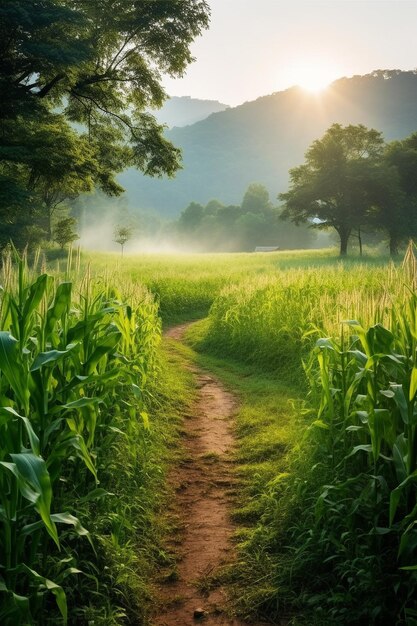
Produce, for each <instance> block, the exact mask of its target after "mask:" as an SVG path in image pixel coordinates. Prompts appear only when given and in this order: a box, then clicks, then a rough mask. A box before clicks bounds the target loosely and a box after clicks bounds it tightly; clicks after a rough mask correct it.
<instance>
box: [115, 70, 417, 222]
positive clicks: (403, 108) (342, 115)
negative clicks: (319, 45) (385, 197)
mask: <svg viewBox="0 0 417 626" xmlns="http://www.w3.org/2000/svg"><path fill="white" fill-rule="evenodd" d="M416 103H417V72H416V71H409V72H402V71H399V70H379V71H375V72H373V73H372V74H368V75H365V76H353V77H352V78H341V79H339V80H336V81H335V82H334V83H332V85H331V86H329V87H328V88H327V89H326V90H325V91H324V92H322V93H321V94H320V95H312V94H310V93H308V92H306V91H303V90H302V89H301V88H299V87H292V88H290V89H287V90H286V91H282V92H277V93H274V94H272V95H269V96H264V97H262V98H258V99H257V100H255V101H253V102H246V103H245V104H242V105H240V106H237V107H234V108H230V109H226V110H225V111H221V112H219V113H213V114H211V115H210V116H209V117H207V118H206V119H204V120H202V121H200V122H197V123H195V124H193V125H191V126H186V127H184V128H173V129H171V130H169V131H167V133H166V135H167V137H168V138H169V139H170V140H171V141H172V142H173V143H174V144H175V145H176V146H178V147H180V148H182V150H183V169H182V170H181V171H180V172H179V173H178V174H177V176H176V178H175V179H151V178H147V177H144V176H142V175H141V174H140V173H138V172H137V171H133V170H128V171H126V172H124V173H123V174H121V175H120V177H119V179H120V182H121V184H122V185H123V186H124V187H125V188H126V191H127V198H128V200H129V205H130V207H131V209H132V210H134V209H136V208H141V209H151V210H154V211H156V212H158V213H159V214H161V215H164V216H175V215H177V214H178V213H179V212H180V211H181V210H182V209H184V208H185V207H186V206H187V205H188V204H189V202H191V201H192V200H194V201H197V202H201V203H203V204H205V203H207V202H208V201H209V200H210V199H212V198H218V199H219V200H221V201H222V202H223V203H225V204H231V203H239V202H240V201H241V199H242V196H243V194H244V192H245V189H246V188H247V186H248V185H249V184H250V183H251V182H254V181H256V182H259V183H262V184H264V185H265V186H266V187H267V188H268V189H269V191H270V193H271V196H272V198H275V197H276V195H277V194H278V193H279V192H282V191H286V190H287V186H288V170H289V169H290V168H291V167H294V166H296V165H299V164H301V163H302V162H303V160H304V154H305V151H306V150H307V148H308V146H309V145H310V143H311V142H312V141H313V140H314V139H317V138H320V137H321V136H322V135H323V133H324V132H325V130H326V129H327V128H328V127H329V126H330V125H331V124H333V123H335V122H338V123H341V124H343V125H346V124H364V125H365V126H368V127H373V128H376V129H377V130H380V131H382V132H383V134H384V137H385V139H386V140H387V141H390V140H392V139H401V138H404V137H406V136H407V135H409V134H411V133H412V132H414V131H416V130H417V105H416Z"/></svg>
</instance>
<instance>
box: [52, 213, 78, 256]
mask: <svg viewBox="0 0 417 626" xmlns="http://www.w3.org/2000/svg"><path fill="white" fill-rule="evenodd" d="M76 223H77V220H76V219H74V218H73V217H65V218H64V219H62V220H59V221H58V222H57V224H56V226H55V228H54V240H55V241H56V242H57V243H58V244H59V245H60V246H61V249H63V248H65V246H66V245H67V244H69V243H72V242H73V241H75V240H76V239H79V236H78V234H77V233H76V232H75V230H74V226H75V225H76Z"/></svg>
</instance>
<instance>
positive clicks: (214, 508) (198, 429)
mask: <svg viewBox="0 0 417 626" xmlns="http://www.w3.org/2000/svg"><path fill="white" fill-rule="evenodd" d="M187 327H188V324H181V325H180V326H176V327H174V328H172V329H170V330H168V331H167V332H166V334H165V337H167V338H171V339H174V340H176V341H181V340H182V338H183V336H184V333H185V331H186V329H187ZM189 367H190V369H191V371H192V372H193V374H194V376H195V381H196V387H197V389H198V394H197V399H196V402H195V405H194V407H193V409H192V411H191V415H187V416H186V417H185V424H184V430H185V431H186V432H185V435H184V438H183V445H184V449H185V455H184V459H183V461H182V462H181V463H180V465H179V466H178V467H176V468H174V470H173V471H172V473H171V475H170V481H171V484H172V485H173V487H174V489H175V492H176V502H175V503H174V504H173V510H172V511H171V513H172V514H174V515H175V516H176V517H177V519H178V525H179V528H180V530H179V532H178V536H177V537H175V538H172V539H171V545H170V546H169V547H170V548H171V549H173V551H174V552H175V553H176V555H177V571H176V575H175V576H171V577H168V580H165V581H164V582H162V583H160V584H159V585H158V590H157V592H158V596H159V599H160V608H159V612H158V614H156V615H154V616H153V619H151V624H152V626H188V625H192V624H196V623H198V622H203V623H204V624H205V625H207V626H244V623H243V622H241V621H240V620H238V619H236V618H233V617H231V616H230V612H229V607H228V602H227V597H226V594H225V591H224V589H223V588H222V587H221V586H217V587H215V588H213V585H212V584H207V583H208V580H209V577H213V576H215V574H216V572H218V571H219V570H220V569H221V568H222V567H223V566H225V565H228V564H230V563H233V560H234V558H235V555H234V549H233V543H232V535H233V533H234V531H235V526H234V524H233V522H232V521H231V519H230V506H231V502H230V499H231V491H232V490H233V488H234V479H233V475H232V471H231V464H232V458H231V455H232V452H233V447H234V436H233V431H232V420H233V414H234V412H235V411H236V409H237V400H236V398H235V397H234V396H233V394H231V393H230V392H229V391H227V390H226V389H225V388H224V387H223V385H222V384H221V383H220V381H219V380H217V379H216V378H215V377H214V376H213V375H212V374H208V373H207V372H205V371H203V370H201V369H200V368H198V367H197V366H195V365H193V364H190V366H189ZM161 607H162V608H161ZM199 610H201V613H200V614H199ZM196 611H197V613H195V612H196Z"/></svg>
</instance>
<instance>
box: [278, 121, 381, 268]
mask: <svg viewBox="0 0 417 626" xmlns="http://www.w3.org/2000/svg"><path fill="white" fill-rule="evenodd" d="M383 146H384V142H383V139H382V135H381V133H380V132H378V131H376V130H373V129H368V128H366V127H365V126H363V125H358V126H353V125H349V126H346V127H343V126H341V125H340V124H333V126H331V127H330V128H329V129H328V130H327V131H326V133H325V134H324V136H323V137H322V138H321V139H318V140H316V141H314V142H313V143H312V145H311V146H310V148H309V149H308V150H307V152H306V157H305V163H304V164H303V165H300V166H299V167H295V168H294V169H292V170H290V179H291V187H290V189H289V191H288V192H287V193H283V194H280V199H281V200H283V201H284V203H285V206H284V210H283V213H282V217H283V218H284V219H291V220H292V221H293V222H295V223H296V224H299V223H301V222H307V221H310V223H311V226H313V227H316V228H334V229H335V230H336V232H337V233H338V235H339V238H340V255H342V256H344V255H346V254H347V249H348V241H349V237H350V235H351V234H352V231H354V230H357V229H358V228H360V227H361V226H362V225H364V224H366V223H367V222H368V221H369V211H370V209H371V207H372V206H373V205H374V203H375V198H374V192H375V189H376V187H377V185H376V182H377V180H379V179H380V173H381V158H382V154H383Z"/></svg>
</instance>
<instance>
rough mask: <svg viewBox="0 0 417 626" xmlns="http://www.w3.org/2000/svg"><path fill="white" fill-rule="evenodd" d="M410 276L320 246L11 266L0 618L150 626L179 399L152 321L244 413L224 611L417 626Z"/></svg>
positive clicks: (186, 386)
mask: <svg viewBox="0 0 417 626" xmlns="http://www.w3.org/2000/svg"><path fill="white" fill-rule="evenodd" d="M42 263H43V264H44V266H43V267H42ZM415 265H416V264H415V258H414V254H413V249H412V247H410V248H409V250H408V253H407V257H406V261H405V263H404V264H401V263H400V262H397V263H393V262H392V261H390V260H388V259H387V258H385V257H378V256H376V255H373V254H371V253H369V254H368V256H365V257H363V258H353V259H348V260H344V261H340V260H338V258H337V257H336V254H335V252H334V251H332V250H330V251H329V250H326V251H309V252H303V251H300V252H291V253H289V252H288V253H287V252H278V253H271V254H217V255H194V256H187V255H184V256H179V255H178V256H175V257H172V256H168V255H167V256H152V255H140V256H139V255H137V256H126V257H125V258H124V259H123V260H122V259H120V257H118V256H116V255H104V254H103V255H99V254H94V255H88V254H85V255H82V256H81V257H79V256H77V255H73V257H72V259H70V261H69V262H67V263H63V262H62V261H61V262H59V263H58V262H56V261H54V262H51V263H50V264H49V265H48V264H46V263H45V262H42V261H41V259H39V258H35V259H33V260H31V262H30V264H29V265H28V264H27V263H26V261H25V260H24V259H23V260H20V262H17V263H16V259H13V256H9V257H6V258H5V260H4V262H3V276H2V286H3V291H2V297H1V298H2V299H1V310H0V312H1V331H2V332H1V354H0V356H1V361H0V370H1V372H2V376H1V379H0V391H1V397H2V407H3V408H2V409H1V411H2V413H1V414H2V418H1V421H0V429H1V433H2V439H1V441H2V442H5V443H2V447H1V450H0V453H1V460H0V461H1V462H0V466H1V473H0V479H1V480H2V481H3V482H2V492H1V493H2V504H1V509H0V520H1V528H0V543H1V545H2V554H5V555H6V557H5V559H6V560H5V563H2V579H0V582H1V584H2V588H1V590H2V593H3V594H5V595H6V597H7V603H6V604H4V607H5V608H4V609H3V607H2V611H3V613H1V614H0V615H1V618H2V620H3V621H2V623H3V622H4V623H5V624H18V623H21V624H26V623H48V622H45V621H42V619H43V617H42V616H44V614H45V613H44V612H45V608H46V607H48V610H50V611H51V618H50V623H60V622H59V620H61V621H62V622H63V623H65V622H66V621H68V623H87V622H88V620H90V622H91V621H93V623H95V624H96V623H103V624H112V623H114V624H125V623H127V624H128V623H131V622H132V620H133V619H138V616H139V619H140V620H141V622H142V623H144V624H146V623H147V609H146V607H147V605H148V603H149V601H150V600H149V599H150V594H151V589H150V587H149V578H150V577H151V576H152V573H153V572H154V571H156V570H157V568H158V566H159V565H160V564H161V562H163V561H164V559H166V558H167V557H166V554H165V553H164V549H163V536H164V532H166V529H165V530H164V528H163V524H164V522H162V521H161V519H162V518H161V516H160V511H161V509H162V508H163V507H164V502H166V501H167V498H168V499H169V498H170V497H172V494H170V493H169V489H168V488H167V485H166V478H165V477H166V471H167V468H168V467H169V466H170V464H172V463H173V462H175V457H176V454H177V451H176V447H177V446H176V442H178V437H179V431H180V430H181V427H182V426H181V417H180V415H181V413H182V412H184V410H186V407H187V406H189V404H190V402H191V400H192V396H193V388H192V381H191V379H190V374H189V373H187V371H186V370H185V369H184V367H183V365H184V364H183V363H181V357H180V356H174V355H173V354H172V353H170V352H168V353H167V352H166V350H165V349H164V346H163V342H162V343H161V327H162V326H168V325H172V324H174V323H177V322H180V321H184V320H197V319H199V320H200V321H198V322H196V323H195V324H193V325H192V326H190V328H189V331H188V336H187V341H188V343H189V346H190V349H189V352H188V357H187V358H192V359H194V360H195V361H197V362H199V363H202V364H203V365H204V367H206V368H208V369H211V370H212V371H214V372H216V374H217V375H218V376H219V377H220V378H221V379H222V380H223V381H224V382H225V384H226V385H227V386H230V388H231V389H233V390H234V391H235V393H237V394H238V397H239V399H240V410H239V413H238V415H237V426H236V429H237V437H238V449H237V452H236V463H235V471H236V475H237V477H238V480H239V485H240V487H239V490H238V493H237V494H236V500H235V512H234V517H235V519H236V521H237V522H238V523H239V526H240V531H239V534H238V537H237V540H238V550H239V559H238V564H237V566H236V567H234V569H233V571H225V572H224V577H225V580H227V582H228V584H229V585H230V588H231V590H232V592H233V595H234V598H235V605H236V610H238V611H239V612H240V614H241V615H243V616H245V617H248V618H255V617H259V615H260V616H262V617H267V618H269V619H272V620H274V619H278V616H280V617H282V616H283V615H284V616H285V617H286V620H287V622H288V623H294V624H317V625H319V624H320V625H326V624H328V625H329V626H331V625H332V624H340V623H345V624H381V625H385V624H387V625H388V624H390V625H391V624H407V625H410V626H412V625H414V624H416V623H417V605H416V599H415V588H416V572H417V564H416V563H417V559H416V547H417V528H416V526H417V505H416V476H417V458H416V457H417V432H416V424H417V421H416V415H417V408H416V406H415V404H416V393H417V363H416V359H417V357H416V344H417V299H416V296H415V280H416V267H415ZM190 355H191V356H190ZM126 459H128V462H126ZM52 511H53V512H52ZM58 511H59V512H58ZM312 571H314V576H311V572H312ZM102 572H105V575H104V576H102ZM78 581H82V582H78ZM104 598H105V601H103V599H104ZM68 607H69V609H68ZM29 616H30V618H29ZM59 616H61V617H59ZM19 620H20V621H19ZM30 620H33V622H31V621H30ZM77 620H78V621H77Z"/></svg>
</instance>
